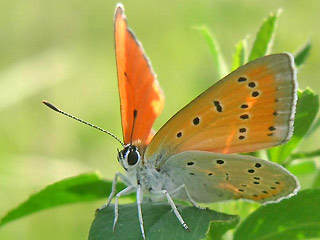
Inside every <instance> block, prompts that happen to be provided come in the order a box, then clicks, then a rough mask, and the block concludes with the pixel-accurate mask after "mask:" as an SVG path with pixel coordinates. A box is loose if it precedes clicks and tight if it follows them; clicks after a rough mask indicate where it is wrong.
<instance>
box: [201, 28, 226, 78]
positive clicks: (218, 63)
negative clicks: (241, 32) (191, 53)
mask: <svg viewBox="0 0 320 240" xmlns="http://www.w3.org/2000/svg"><path fill="white" fill-rule="evenodd" d="M196 29H198V30H200V32H201V33H202V35H203V36H204V38H205V40H206V42H207V44H208V46H209V49H210V52H211V56H212V57H213V64H214V67H215V69H216V70H217V72H218V75H219V77H220V78H222V77H224V76H225V75H227V74H228V70H227V65H226V63H225V61H224V59H223V56H222V53H221V51H220V49H219V46H218V43H217V42H216V40H215V38H214V37H213V35H212V34H211V33H210V31H209V29H208V28H206V27H197V28H196Z"/></svg>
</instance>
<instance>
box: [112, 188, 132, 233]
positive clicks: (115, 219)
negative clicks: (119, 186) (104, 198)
mask: <svg viewBox="0 0 320 240" xmlns="http://www.w3.org/2000/svg"><path fill="white" fill-rule="evenodd" d="M134 190H135V187H134V186H128V187H126V188H125V189H123V190H122V191H120V192H118V193H117V195H116V199H115V201H114V220H113V232H114V230H115V228H116V224H117V221H118V217H119V207H118V199H119V197H121V196H125V195H128V194H130V193H132V192H133V191H134Z"/></svg>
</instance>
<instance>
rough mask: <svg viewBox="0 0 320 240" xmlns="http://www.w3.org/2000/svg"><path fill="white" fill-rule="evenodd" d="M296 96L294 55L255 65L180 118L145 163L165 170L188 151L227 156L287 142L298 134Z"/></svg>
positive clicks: (228, 78)
mask: <svg viewBox="0 0 320 240" xmlns="http://www.w3.org/2000/svg"><path fill="white" fill-rule="evenodd" d="M296 92H297V82H296V73H295V67H294V63H293V57H292V56H291V55H290V54H286V53H282V54H274V55H269V56H265V57H262V58H259V59H257V60H255V61H252V62H250V63H248V64H246V65H244V66H242V67H240V68H238V69H237V70H236V71H234V72H232V73H230V74H229V75H228V76H226V77H225V78H223V79H222V80H220V81H219V82H217V83H216V84H215V85H213V86H212V87H210V88H209V89H208V90H207V91H205V92H204V93H202V94H201V95H200V96H198V97H197V98H196V99H194V100H193V101H192V102H191V103H189V104H188V105H187V106H185V107H184V108H183V109H182V110H180V111H179V112H178V113H177V114H176V115H174V116H173V117H172V118H171V119H170V120H169V121H168V122H167V123H166V124H165V125H164V126H163V127H162V128H161V129H160V130H159V132H158V133H157V134H156V135H155V137H154V138H153V139H152V141H151V143H150V144H149V146H148V147H147V149H146V153H145V158H146V160H147V161H156V163H155V165H156V166H157V167H159V166H161V165H162V164H163V163H164V162H165V161H166V160H167V158H168V157H169V156H172V155H174V154H177V153H180V152H184V151H190V150H201V151H209V152H215V153H225V154H227V153H239V152H252V151H256V150H259V149H263V148H268V147H272V146H275V145H278V144H281V143H284V142H286V141H287V140H288V139H290V137H291V135H292V132H293V118H294V114H295V106H296V101H297V99H296V95H297V93H296ZM159 156H161V157H159Z"/></svg>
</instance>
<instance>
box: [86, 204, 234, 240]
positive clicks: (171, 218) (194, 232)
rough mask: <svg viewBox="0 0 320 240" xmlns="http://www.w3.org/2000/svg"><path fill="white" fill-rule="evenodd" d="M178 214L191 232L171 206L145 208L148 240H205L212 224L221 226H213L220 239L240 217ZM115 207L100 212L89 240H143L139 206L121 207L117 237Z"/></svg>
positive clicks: (186, 210)
mask: <svg viewBox="0 0 320 240" xmlns="http://www.w3.org/2000/svg"><path fill="white" fill-rule="evenodd" d="M177 207H178V210H179V212H180V213H181V215H182V217H183V219H184V220H185V222H186V223H187V225H188V226H189V228H190V230H191V231H190V232H188V231H186V230H185V229H184V228H183V227H182V225H181V224H180V222H179V221H178V219H177V217H176V216H175V214H174V213H173V212H172V210H171V207H170V205H168V204H164V203H145V204H142V214H143V222H144V229H145V234H146V238H147V239H148V240H152V239H156V240H167V239H170V240H178V239H189V240H196V239H204V238H205V237H206V234H207V233H208V230H209V227H210V223H215V222H218V223H219V226H221V228H218V225H214V224H213V225H211V227H213V228H214V229H211V231H210V232H213V231H217V233H215V235H211V236H210V237H213V238H210V239H220V236H222V235H223V233H224V232H226V231H227V230H228V229H231V228H233V227H235V225H236V224H237V223H238V222H239V217H238V216H234V215H228V214H224V213H218V212H215V211H212V210H200V209H197V208H195V207H189V206H181V205H178V206H177ZM113 208H114V206H113V205H112V206H110V207H109V208H105V209H103V210H102V211H99V212H97V214H96V217H95V219H94V221H93V223H92V225H91V229H90V233H89V238H88V239H89V240H93V239H94V240H103V239H105V240H106V239H108V240H109V239H117V240H121V239H124V240H130V239H134V240H136V239H142V237H141V231H140V226H139V221H138V216H137V204H135V203H133V204H126V205H120V206H119V219H118V222H117V225H116V230H115V233H113V230H112V226H113V219H114V210H113Z"/></svg>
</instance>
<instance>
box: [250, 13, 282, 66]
mask: <svg viewBox="0 0 320 240" xmlns="http://www.w3.org/2000/svg"><path fill="white" fill-rule="evenodd" d="M280 12H281V11H280V10H278V11H277V13H275V14H272V15H270V17H269V18H267V19H266V20H265V21H264V22H263V24H262V25H261V27H260V29H259V31H258V33H257V35H256V39H255V41H254V43H253V46H252V49H251V53H250V56H249V61H252V60H255V59H257V58H259V57H263V56H264V55H267V54H268V53H269V51H270V49H271V46H272V40H273V36H274V32H275V29H276V24H277V20H278V17H279V15H280Z"/></svg>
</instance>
